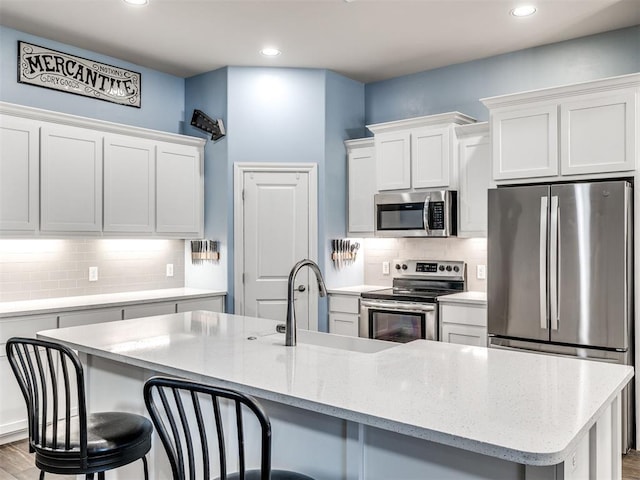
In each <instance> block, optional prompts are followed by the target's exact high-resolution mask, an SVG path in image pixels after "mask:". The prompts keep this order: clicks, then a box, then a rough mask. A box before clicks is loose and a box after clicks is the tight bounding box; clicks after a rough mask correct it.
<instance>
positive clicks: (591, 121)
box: [560, 89, 638, 175]
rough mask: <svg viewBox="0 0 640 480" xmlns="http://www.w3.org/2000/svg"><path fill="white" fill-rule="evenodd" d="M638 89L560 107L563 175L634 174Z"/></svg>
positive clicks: (596, 95)
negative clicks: (624, 171)
mask: <svg viewBox="0 0 640 480" xmlns="http://www.w3.org/2000/svg"><path fill="white" fill-rule="evenodd" d="M636 98H637V89H636V91H633V89H628V90H627V91H625V92H624V93H622V94H615V93H614V94H604V95H603V94H600V93H598V94H591V95H584V96H581V97H578V98H576V99H575V100H572V101H567V102H563V103H561V104H560V119H561V125H560V138H562V139H563V142H562V143H561V146H560V147H561V154H560V158H562V166H561V170H562V174H563V175H571V174H582V173H600V172H617V171H623V170H628V171H631V170H634V169H635V168H636V157H637V148H638V147H637V141H638V140H637V138H636V137H637V132H638V119H637V116H636Z"/></svg>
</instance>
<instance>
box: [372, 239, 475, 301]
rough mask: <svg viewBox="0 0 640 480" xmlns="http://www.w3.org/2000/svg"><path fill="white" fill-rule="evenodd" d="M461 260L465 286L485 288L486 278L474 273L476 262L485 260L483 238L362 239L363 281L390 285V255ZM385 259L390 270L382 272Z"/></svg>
mask: <svg viewBox="0 0 640 480" xmlns="http://www.w3.org/2000/svg"><path fill="white" fill-rule="evenodd" d="M403 258H404V259H429V260H462V261H464V262H466V263H467V290H475V291H481V292H485V291H486V290H487V280H486V279H485V280H480V279H478V278H477V277H476V272H477V266H478V265H486V264H487V239H486V238H367V239H365V240H364V281H365V284H367V285H389V286H390V285H391V281H392V275H393V260H394V259H403ZM385 261H386V262H389V264H390V273H389V275H384V274H383V273H382V263H383V262H385Z"/></svg>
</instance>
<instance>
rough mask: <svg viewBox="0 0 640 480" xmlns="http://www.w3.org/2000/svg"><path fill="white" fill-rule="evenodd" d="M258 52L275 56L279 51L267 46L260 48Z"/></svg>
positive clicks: (267, 55) (266, 55)
mask: <svg viewBox="0 0 640 480" xmlns="http://www.w3.org/2000/svg"><path fill="white" fill-rule="evenodd" d="M260 53H261V54H262V55H264V56H265V57H277V56H278V55H280V53H281V52H280V50H278V49H277V48H272V47H267V48H263V49H262V50H260Z"/></svg>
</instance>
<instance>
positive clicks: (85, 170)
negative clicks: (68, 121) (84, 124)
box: [40, 124, 102, 232]
mask: <svg viewBox="0 0 640 480" xmlns="http://www.w3.org/2000/svg"><path fill="white" fill-rule="evenodd" d="M40 143H41V148H42V150H41V157H40V168H41V172H40V173H41V177H40V183H41V185H40V191H41V197H40V212H41V225H40V229H41V230H42V231H46V232H52V231H53V232H99V231H100V230H101V229H102V133H101V132H97V131H93V130H89V129H86V128H76V127H69V126H66V125H53V124H46V125H44V126H43V127H42V130H41V142H40Z"/></svg>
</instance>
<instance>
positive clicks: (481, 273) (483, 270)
mask: <svg viewBox="0 0 640 480" xmlns="http://www.w3.org/2000/svg"><path fill="white" fill-rule="evenodd" d="M476 277H478V280H485V279H486V278H487V266H486V265H478V267H477V269H476Z"/></svg>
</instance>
